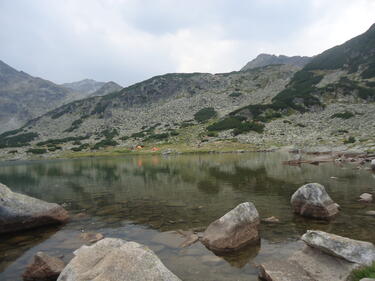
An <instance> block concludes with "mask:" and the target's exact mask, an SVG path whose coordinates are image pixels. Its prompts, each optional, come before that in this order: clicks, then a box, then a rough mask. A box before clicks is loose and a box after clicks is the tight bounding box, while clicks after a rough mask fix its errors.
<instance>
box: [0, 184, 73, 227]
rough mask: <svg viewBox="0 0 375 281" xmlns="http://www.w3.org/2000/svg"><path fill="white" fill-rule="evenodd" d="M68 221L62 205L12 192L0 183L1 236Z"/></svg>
mask: <svg viewBox="0 0 375 281" xmlns="http://www.w3.org/2000/svg"><path fill="white" fill-rule="evenodd" d="M68 219H69V216H68V212H67V211H66V210H65V209H64V208H63V207H61V206H60V205H58V204H54V203H47V202H44V201H42V200H39V199H36V198H32V197H29V196H27V195H23V194H20V193H15V192H12V191H11V190H10V189H9V188H8V187H7V186H6V185H4V184H1V183H0V234H1V233H7V232H13V231H19V230H23V229H28V228H34V227H37V226H41V225H47V224H57V223H65V222H66V221H67V220H68Z"/></svg>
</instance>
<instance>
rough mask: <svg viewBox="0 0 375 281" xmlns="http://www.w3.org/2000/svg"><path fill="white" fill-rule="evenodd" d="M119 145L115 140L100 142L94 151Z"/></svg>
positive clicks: (94, 147)
mask: <svg viewBox="0 0 375 281" xmlns="http://www.w3.org/2000/svg"><path fill="white" fill-rule="evenodd" d="M116 145H118V142H116V141H114V140H113V139H104V140H101V141H100V142H97V143H96V144H95V145H94V146H93V148H92V149H100V148H102V147H107V146H116Z"/></svg>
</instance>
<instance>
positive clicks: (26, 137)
mask: <svg viewBox="0 0 375 281" xmlns="http://www.w3.org/2000/svg"><path fill="white" fill-rule="evenodd" d="M38 136H39V135H38V134H37V133H24V134H19V135H16V136H9V135H8V137H2V138H0V148H6V147H22V146H26V145H29V144H30V142H31V141H33V140H34V139H35V138H37V137H38Z"/></svg>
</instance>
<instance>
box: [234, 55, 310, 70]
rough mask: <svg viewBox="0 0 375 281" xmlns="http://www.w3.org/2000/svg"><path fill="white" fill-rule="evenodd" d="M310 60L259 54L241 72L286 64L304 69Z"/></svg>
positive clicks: (307, 58) (308, 58) (298, 57)
mask: <svg viewBox="0 0 375 281" xmlns="http://www.w3.org/2000/svg"><path fill="white" fill-rule="evenodd" d="M310 60H311V57H301V56H293V57H288V56H284V55H280V56H276V55H270V54H260V55H258V56H257V57H256V58H255V59H253V60H252V61H249V62H248V63H247V64H246V65H245V66H244V67H243V68H242V69H241V71H246V70H249V69H254V68H257V67H264V66H267V65H273V64H288V65H294V66H298V67H304V66H305V65H306V64H307V63H309V62H310Z"/></svg>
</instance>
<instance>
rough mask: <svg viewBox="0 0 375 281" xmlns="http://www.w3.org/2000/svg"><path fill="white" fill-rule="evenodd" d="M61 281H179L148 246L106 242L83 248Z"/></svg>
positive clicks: (66, 269) (75, 253)
mask: <svg viewBox="0 0 375 281" xmlns="http://www.w3.org/2000/svg"><path fill="white" fill-rule="evenodd" d="M74 255H75V257H74V258H73V259H72V260H71V261H70V262H69V264H68V265H67V266H66V267H65V268H64V270H63V271H62V273H61V274H60V276H59V278H58V279H57V280H58V281H87V280H95V281H110V280H121V281H159V280H160V281H163V280H165V281H180V279H179V278H178V277H176V276H175V275H174V274H173V273H172V272H170V271H169V270H168V269H167V268H166V267H165V266H164V265H163V263H162V262H161V261H160V260H159V258H158V257H157V256H156V255H155V254H154V252H152V251H151V250H150V249H149V248H147V247H146V246H143V245H141V244H138V243H135V242H126V241H124V240H122V239H115V238H105V239H103V240H100V241H99V242H97V243H95V244H94V245H92V246H82V247H81V248H79V249H78V250H76V251H75V252H74Z"/></svg>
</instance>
